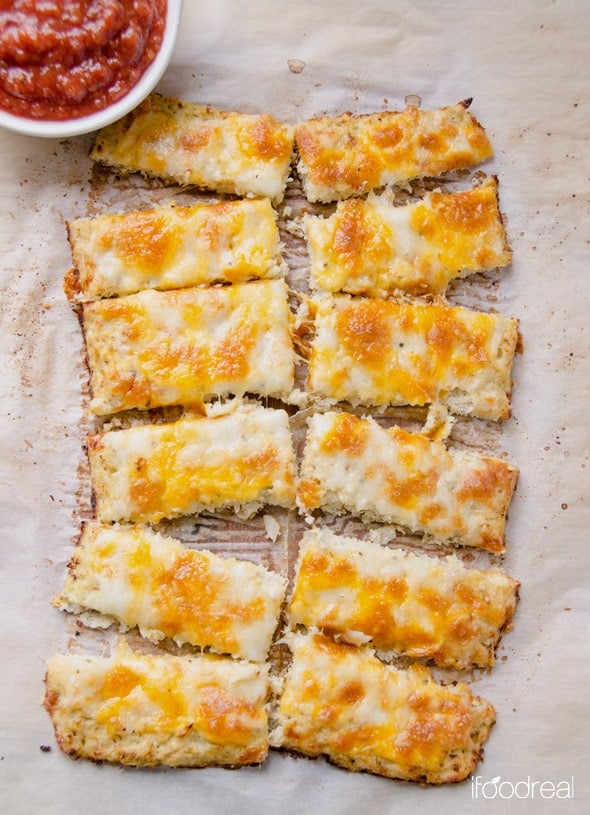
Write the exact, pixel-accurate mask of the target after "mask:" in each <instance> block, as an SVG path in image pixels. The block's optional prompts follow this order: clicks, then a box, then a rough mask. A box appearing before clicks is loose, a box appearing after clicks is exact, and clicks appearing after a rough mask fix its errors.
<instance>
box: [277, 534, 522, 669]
mask: <svg viewBox="0 0 590 815" xmlns="http://www.w3.org/2000/svg"><path fill="white" fill-rule="evenodd" d="M518 585H519V584H518V582H517V581H516V580H513V579H512V578H510V577H508V576H507V575H505V574H504V572H502V571H500V570H499V569H490V570H487V571H484V570H481V569H467V568H466V567H465V566H464V565H463V564H462V563H461V561H460V560H458V558H456V557H454V556H450V557H446V558H433V557H427V556H425V555H417V554H414V553H409V552H404V551H403V550H401V549H389V548H387V547H383V546H378V545H377V544H374V543H367V542H364V541H361V540H356V539H354V538H347V537H338V536H336V535H334V534H332V533H331V532H330V531H329V530H327V529H314V530H311V531H308V532H306V533H305V535H304V537H303V540H302V542H301V546H300V550H299V561H298V565H297V573H296V577H295V586H294V590H293V594H292V596H291V600H290V604H289V618H290V623H291V625H292V626H297V625H304V626H307V627H308V628H309V627H313V626H317V627H318V628H321V629H322V630H323V631H324V632H325V633H326V634H330V635H332V636H336V637H338V638H339V639H344V640H346V641H349V642H351V643H353V644H356V643H358V642H359V640H360V641H361V642H366V641H370V642H371V643H372V644H373V646H374V647H375V648H378V649H380V650H381V651H388V652H391V656H395V657H411V658H414V659H416V658H427V659H432V660H433V661H434V662H435V664H436V665H439V666H441V667H454V668H469V667H470V666H471V665H477V666H479V667H491V666H492V665H493V663H494V648H495V646H496V645H497V643H498V641H499V639H500V635H501V633H502V631H503V630H505V629H506V627H507V626H508V625H509V623H510V621H511V619H512V615H513V612H514V608H515V606H516V596H517V590H518Z"/></svg>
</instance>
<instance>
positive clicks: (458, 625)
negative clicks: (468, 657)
mask: <svg viewBox="0 0 590 815" xmlns="http://www.w3.org/2000/svg"><path fill="white" fill-rule="evenodd" d="M449 636H450V638H451V639H453V640H455V641H457V642H464V643H468V642H471V641H472V640H473V625H472V623H471V621H470V620H469V619H468V618H465V617H461V618H459V619H457V620H455V621H454V622H452V623H451V625H450V626H449Z"/></svg>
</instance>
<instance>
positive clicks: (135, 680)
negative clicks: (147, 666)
mask: <svg viewBox="0 0 590 815" xmlns="http://www.w3.org/2000/svg"><path fill="white" fill-rule="evenodd" d="M140 684H141V677H140V676H139V674H137V673H136V672H135V671H133V670H131V668H128V667H127V666H126V665H115V666H113V667H112V668H111V669H110V670H109V671H108V673H107V674H106V676H105V678H104V683H103V686H102V689H101V695H102V698H103V699H113V698H115V697H125V696H128V695H129V694H130V693H131V691H132V690H133V689H134V688H136V687H137V685H140Z"/></svg>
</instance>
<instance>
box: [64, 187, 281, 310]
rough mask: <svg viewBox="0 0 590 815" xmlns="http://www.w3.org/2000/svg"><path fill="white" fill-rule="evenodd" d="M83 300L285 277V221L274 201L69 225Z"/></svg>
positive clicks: (169, 209)
mask: <svg viewBox="0 0 590 815" xmlns="http://www.w3.org/2000/svg"><path fill="white" fill-rule="evenodd" d="M68 236H69V240H70V244H71V247H72V257H73V260H74V265H75V270H72V271H70V272H68V274H67V275H66V280H65V288H66V293H67V294H68V296H69V297H70V298H71V299H73V300H75V301H78V302H80V301H84V300H95V299H98V298H100V297H111V296H112V295H120V294H132V293H133V292H136V291H140V290H142V289H177V288H187V287H189V286H200V285H203V284H210V283H217V282H223V283H244V282H245V281H247V280H251V279H253V278H273V277H281V276H283V275H284V274H285V271H286V266H285V263H284V261H283V259H282V257H281V245H280V239H279V231H278V227H277V215H276V212H275V211H274V210H273V208H272V205H271V203H270V201H269V199H268V198H261V199H258V200H246V201H222V202H220V203H216V204H195V205H194V206H191V207H180V206H172V205H170V206H163V207H159V208H157V209H151V210H144V211H141V210H139V211H132V212H125V213H117V214H111V213H109V214H106V215H100V216H98V217H96V218H79V219H77V220H75V221H70V222H69V223H68Z"/></svg>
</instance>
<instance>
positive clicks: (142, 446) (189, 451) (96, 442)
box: [87, 405, 295, 523]
mask: <svg viewBox="0 0 590 815" xmlns="http://www.w3.org/2000/svg"><path fill="white" fill-rule="evenodd" d="M87 444H88V456H89V460H90V478H91V483H92V489H93V492H94V502H95V506H96V516H97V519H98V520H99V521H104V522H110V521H132V522H137V523H157V522H158V521H160V520H162V518H176V517H179V516H181V515H194V514H198V513H200V512H203V511H215V510H224V509H233V510H235V511H236V512H238V513H239V514H240V516H241V517H250V516H251V515H253V514H254V513H256V512H257V511H258V510H259V509H260V508H261V507H262V506H264V505H265V504H272V505H275V506H281V507H291V506H293V504H294V498H295V456H294V452H293V444H292V439H291V432H290V428H289V418H288V416H287V414H286V412H285V411H284V410H272V409H267V408H263V407H260V406H254V405H247V406H244V407H241V408H239V409H237V410H235V411H234V412H233V413H230V414H228V415H220V416H207V417H195V418H183V419H180V420H178V421H177V422H171V423H168V424H160V425H140V426H135V427H129V428H126V429H124V430H109V431H106V432H102V433H97V434H94V435H92V436H90V437H89V438H88V440H87Z"/></svg>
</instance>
